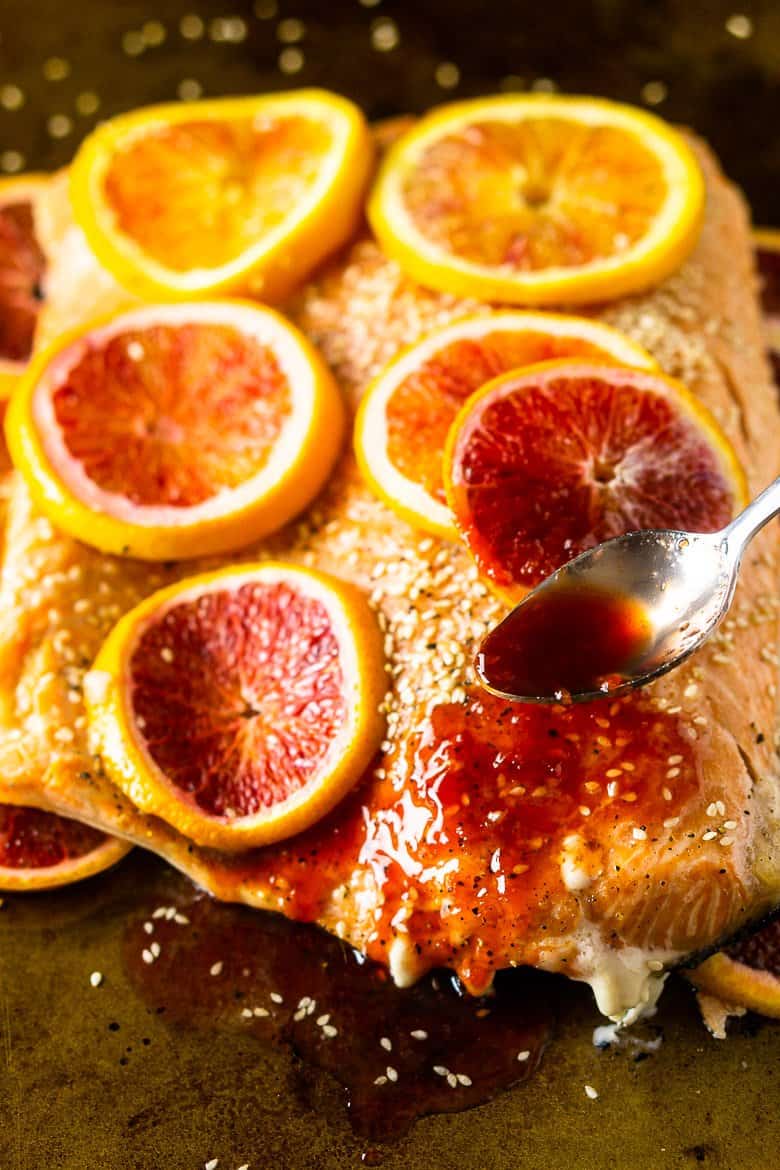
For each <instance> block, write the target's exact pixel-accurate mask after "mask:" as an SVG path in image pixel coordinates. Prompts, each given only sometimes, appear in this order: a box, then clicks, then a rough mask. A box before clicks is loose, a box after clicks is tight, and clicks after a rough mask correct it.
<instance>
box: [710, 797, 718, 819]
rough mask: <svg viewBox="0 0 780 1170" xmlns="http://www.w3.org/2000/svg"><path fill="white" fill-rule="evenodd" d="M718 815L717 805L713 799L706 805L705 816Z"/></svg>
mask: <svg viewBox="0 0 780 1170" xmlns="http://www.w3.org/2000/svg"><path fill="white" fill-rule="evenodd" d="M717 815H718V806H717V804H716V803H715V801H714V800H713V802H712V804H708V805H707V816H708V817H716V816H717Z"/></svg>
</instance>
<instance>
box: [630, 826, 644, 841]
mask: <svg viewBox="0 0 780 1170" xmlns="http://www.w3.org/2000/svg"><path fill="white" fill-rule="evenodd" d="M631 836H632V837H633V838H634V840H635V841H646V840H647V833H646V832H645V830H644V829H632V830H631Z"/></svg>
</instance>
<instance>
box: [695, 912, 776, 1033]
mask: <svg viewBox="0 0 780 1170" xmlns="http://www.w3.org/2000/svg"><path fill="white" fill-rule="evenodd" d="M687 974H688V978H689V979H690V980H691V982H692V983H693V984H695V986H696V987H698V988H699V990H700V991H704V992H706V993H708V994H709V995H715V996H717V997H718V999H720V1000H723V1002H724V1003H725V1004H726V1005H734V1006H736V1007H740V1008H749V1009H750V1010H751V1011H754V1012H759V1013H760V1014H761V1015H764V1016H772V1017H774V1018H775V1019H778V1020H780V918H776V919H775V920H774V921H773V922H770V923H769V925H768V926H764V927H763V928H762V929H761V930H758V931H756V933H755V934H753V935H751V936H750V937H749V938H746V939H743V940H742V941H741V942H739V943H736V944H735V945H734V946H732V947H727V948H726V950H725V951H719V952H718V953H717V954H715V955H711V956H710V957H709V959H705V960H704V962H703V963H701V964H700V965H699V966H698V967H695V968H694V969H693V971H689V972H688V973H687Z"/></svg>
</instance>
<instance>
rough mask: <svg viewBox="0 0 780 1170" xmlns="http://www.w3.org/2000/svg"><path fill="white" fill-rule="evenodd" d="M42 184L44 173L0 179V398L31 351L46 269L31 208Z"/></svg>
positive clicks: (16, 377) (24, 363) (33, 212)
mask: <svg viewBox="0 0 780 1170" xmlns="http://www.w3.org/2000/svg"><path fill="white" fill-rule="evenodd" d="M45 184H46V179H45V178H44V176H43V175H24V176H19V178H14V179H0V398H6V397H7V396H8V395H9V394H10V393H11V391H12V390H13V388H14V386H15V385H16V382H17V379H18V378H19V375H20V374H22V373H23V372H24V370H25V368H26V366H27V362H28V359H29V357H30V354H31V353H32V347H33V338H34V336H35V326H36V323H37V321H38V312H39V310H40V307H41V302H42V300H43V287H42V284H43V278H44V275H45V271H46V260H45V257H44V254H43V252H42V250H41V247H40V244H39V243H38V239H37V236H36V228H35V210H36V203H37V200H38V199H39V198H40V195H41V192H42V191H43V189H44V187H45Z"/></svg>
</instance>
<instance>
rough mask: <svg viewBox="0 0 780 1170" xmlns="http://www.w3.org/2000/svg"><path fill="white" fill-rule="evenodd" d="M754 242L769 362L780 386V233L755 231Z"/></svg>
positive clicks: (770, 230)
mask: <svg viewBox="0 0 780 1170" xmlns="http://www.w3.org/2000/svg"><path fill="white" fill-rule="evenodd" d="M753 243H754V246H755V252H756V264H757V265H758V273H759V276H760V278H761V306H762V308H763V310H764V323H765V327H766V337H767V345H768V348H769V360H770V362H771V363H772V373H773V374H774V376H775V382H776V383H777V385H778V386H779V387H780V231H773V230H772V229H769V228H766V229H764V230H763V231H757V232H754V233H753Z"/></svg>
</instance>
